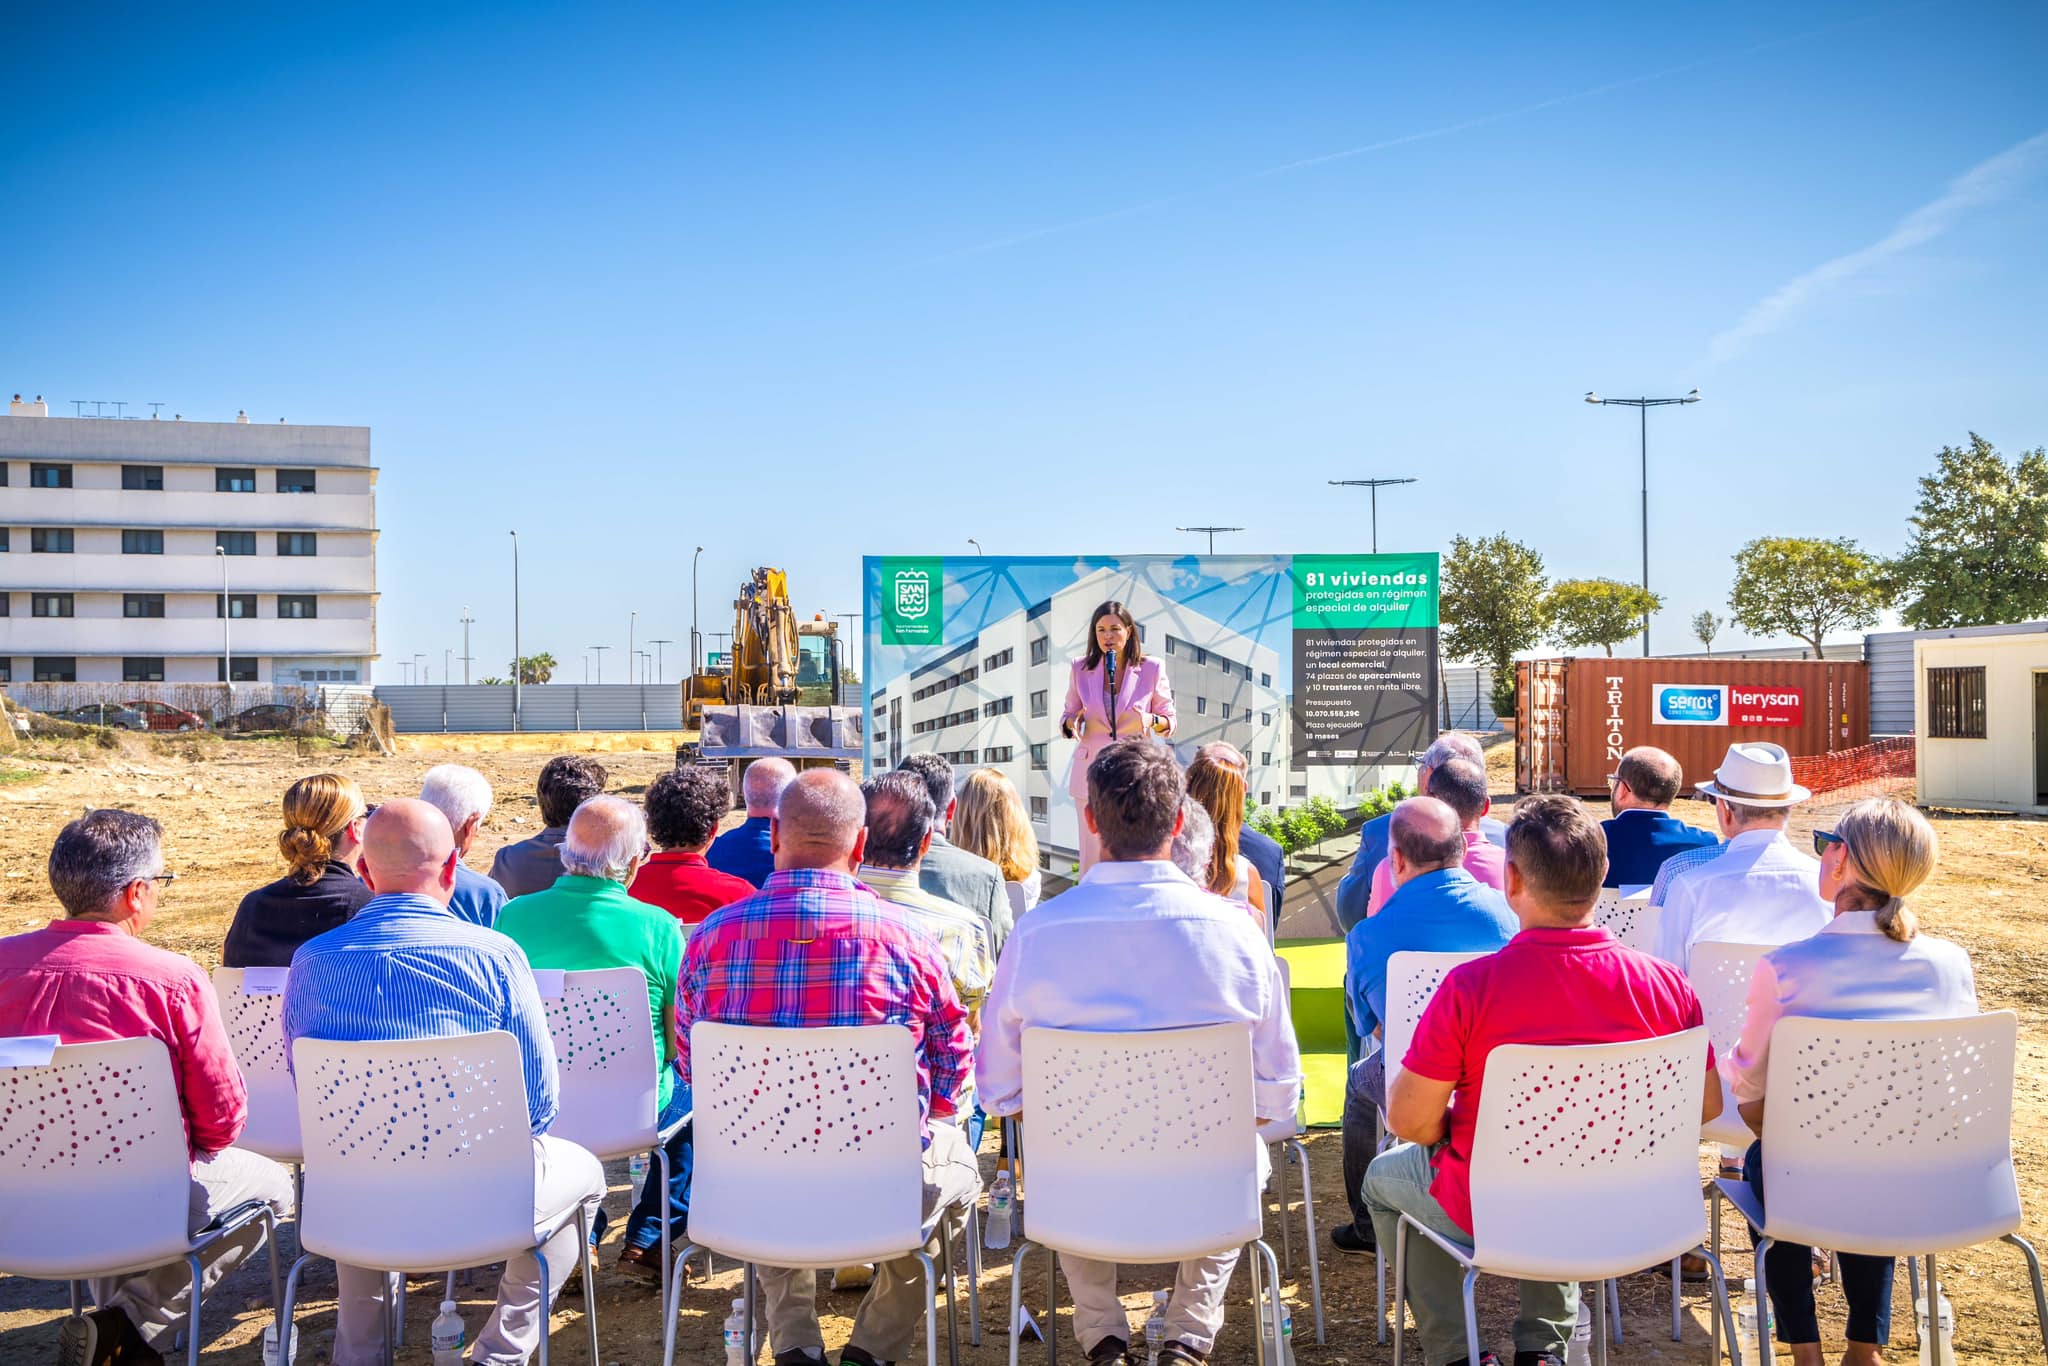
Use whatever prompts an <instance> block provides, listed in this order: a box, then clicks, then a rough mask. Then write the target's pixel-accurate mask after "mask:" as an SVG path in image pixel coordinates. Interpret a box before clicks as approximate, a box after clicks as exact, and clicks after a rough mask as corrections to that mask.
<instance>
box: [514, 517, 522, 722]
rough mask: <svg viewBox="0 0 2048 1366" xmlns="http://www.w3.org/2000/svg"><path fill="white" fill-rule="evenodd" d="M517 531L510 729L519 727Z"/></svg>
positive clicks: (515, 536) (520, 670)
mask: <svg viewBox="0 0 2048 1366" xmlns="http://www.w3.org/2000/svg"><path fill="white" fill-rule="evenodd" d="M521 672H522V669H521V667H520V659H519V533H518V532H516V531H515V532H513V533H512V729H513V730H515V731H516V730H518V729H519V675H520V674H521Z"/></svg>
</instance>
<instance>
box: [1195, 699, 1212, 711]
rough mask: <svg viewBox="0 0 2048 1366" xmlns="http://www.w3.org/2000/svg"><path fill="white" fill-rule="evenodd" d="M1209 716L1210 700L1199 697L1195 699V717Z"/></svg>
mask: <svg viewBox="0 0 2048 1366" xmlns="http://www.w3.org/2000/svg"><path fill="white" fill-rule="evenodd" d="M1208 714H1209V699H1208V698H1206V697H1197V698H1196V699H1195V715H1197V716H1207V715H1208Z"/></svg>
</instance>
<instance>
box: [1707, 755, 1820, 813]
mask: <svg viewBox="0 0 2048 1366" xmlns="http://www.w3.org/2000/svg"><path fill="white" fill-rule="evenodd" d="M1698 791H1699V794H1700V795H1701V796H1702V797H1719V798H1720V799H1721V800H1722V801H1724V802H1734V803H1735V804H1736V805H1737V806H1762V807H1780V806H1797V805H1798V804H1799V803H1801V802H1803V801H1805V800H1806V799H1807V798H1808V797H1811V796H1812V795H1813V794H1812V793H1811V792H1809V791H1807V790H1806V789H1805V788H1803V787H1801V786H1800V785H1799V784H1798V783H1795V782H1793V781H1792V756H1791V755H1789V754H1787V753H1785V750H1784V747H1783V746H1782V745H1772V744H1766V743H1764V742H1763V741H1760V740H1752V741H1748V742H1746V743H1743V744H1739V745H1730V746H1728V757H1727V758H1725V759H1723V760H1721V766H1720V767H1719V768H1717V769H1715V770H1714V780H1713V781H1712V782H1710V783H1701V784H1700V785H1699V788H1698Z"/></svg>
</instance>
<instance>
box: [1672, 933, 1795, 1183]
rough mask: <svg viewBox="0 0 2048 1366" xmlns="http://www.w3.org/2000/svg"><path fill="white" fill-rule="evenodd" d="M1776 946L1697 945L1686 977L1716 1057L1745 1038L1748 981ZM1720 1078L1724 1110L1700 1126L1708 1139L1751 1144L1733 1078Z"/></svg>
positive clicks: (1726, 1052)
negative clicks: (1694, 995)
mask: <svg viewBox="0 0 2048 1366" xmlns="http://www.w3.org/2000/svg"><path fill="white" fill-rule="evenodd" d="M1774 947H1776V946H1775V945H1771V944H1724V943H1720V942H1717V941H1712V940H1708V941H1704V942H1701V943H1698V944H1695V945H1693V946H1692V957H1691V959H1690V961H1689V962H1688V963H1687V964H1686V972H1685V975H1686V977H1687V978H1688V979H1690V980H1691V982H1692V989H1693V991H1694V993H1695V994H1696V995H1698V997H1699V998H1700V1007H1701V1009H1702V1010H1703V1011H1704V1012H1705V1014H1706V1020H1707V1037H1708V1038H1709V1039H1710V1040H1712V1042H1713V1045H1714V1056H1715V1057H1716V1058H1726V1057H1728V1056H1729V1055H1730V1054H1732V1053H1733V1052H1734V1051H1735V1045H1736V1044H1737V1043H1738V1042H1739V1041H1740V1040H1741V1038H1742V1022H1743V1021H1744V1020H1745V1019H1747V1018H1748V1017H1749V984H1750V982H1751V980H1752V979H1754V978H1755V977H1756V965H1757V963H1758V962H1759V961H1761V960H1762V958H1763V956H1764V955H1765V954H1767V953H1769V952H1770V951H1771V950H1772V949H1773V948H1774ZM1720 1081H1721V1113H1720V1115H1719V1116H1718V1117H1716V1118H1714V1119H1712V1120H1709V1121H1708V1122H1707V1123H1706V1125H1705V1126H1704V1127H1702V1128H1701V1130H1700V1137H1701V1138H1702V1139H1704V1140H1705V1141H1706V1142H1708V1143H1720V1144H1726V1145H1727V1146H1730V1147H1739V1148H1747V1147H1748V1146H1749V1143H1750V1140H1751V1138H1753V1137H1754V1135H1752V1134H1751V1133H1750V1131H1749V1126H1748V1125H1747V1124H1744V1123H1743V1122H1742V1113H1741V1111H1740V1110H1739V1109H1738V1108H1737V1106H1736V1103H1735V1093H1734V1092H1733V1091H1731V1090H1729V1089H1728V1079H1727V1078H1726V1077H1722V1078H1720Z"/></svg>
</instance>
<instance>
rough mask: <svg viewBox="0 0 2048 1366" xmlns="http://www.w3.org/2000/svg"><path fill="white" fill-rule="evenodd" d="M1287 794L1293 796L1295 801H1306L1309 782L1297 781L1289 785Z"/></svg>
mask: <svg viewBox="0 0 2048 1366" xmlns="http://www.w3.org/2000/svg"><path fill="white" fill-rule="evenodd" d="M1287 795H1288V796H1289V797H1290V798H1292V799H1293V800H1294V801H1297V802H1305V801H1307V800H1308V784H1307V783H1295V784H1293V785H1292V786H1291V787H1289V788H1288V789H1287Z"/></svg>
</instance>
